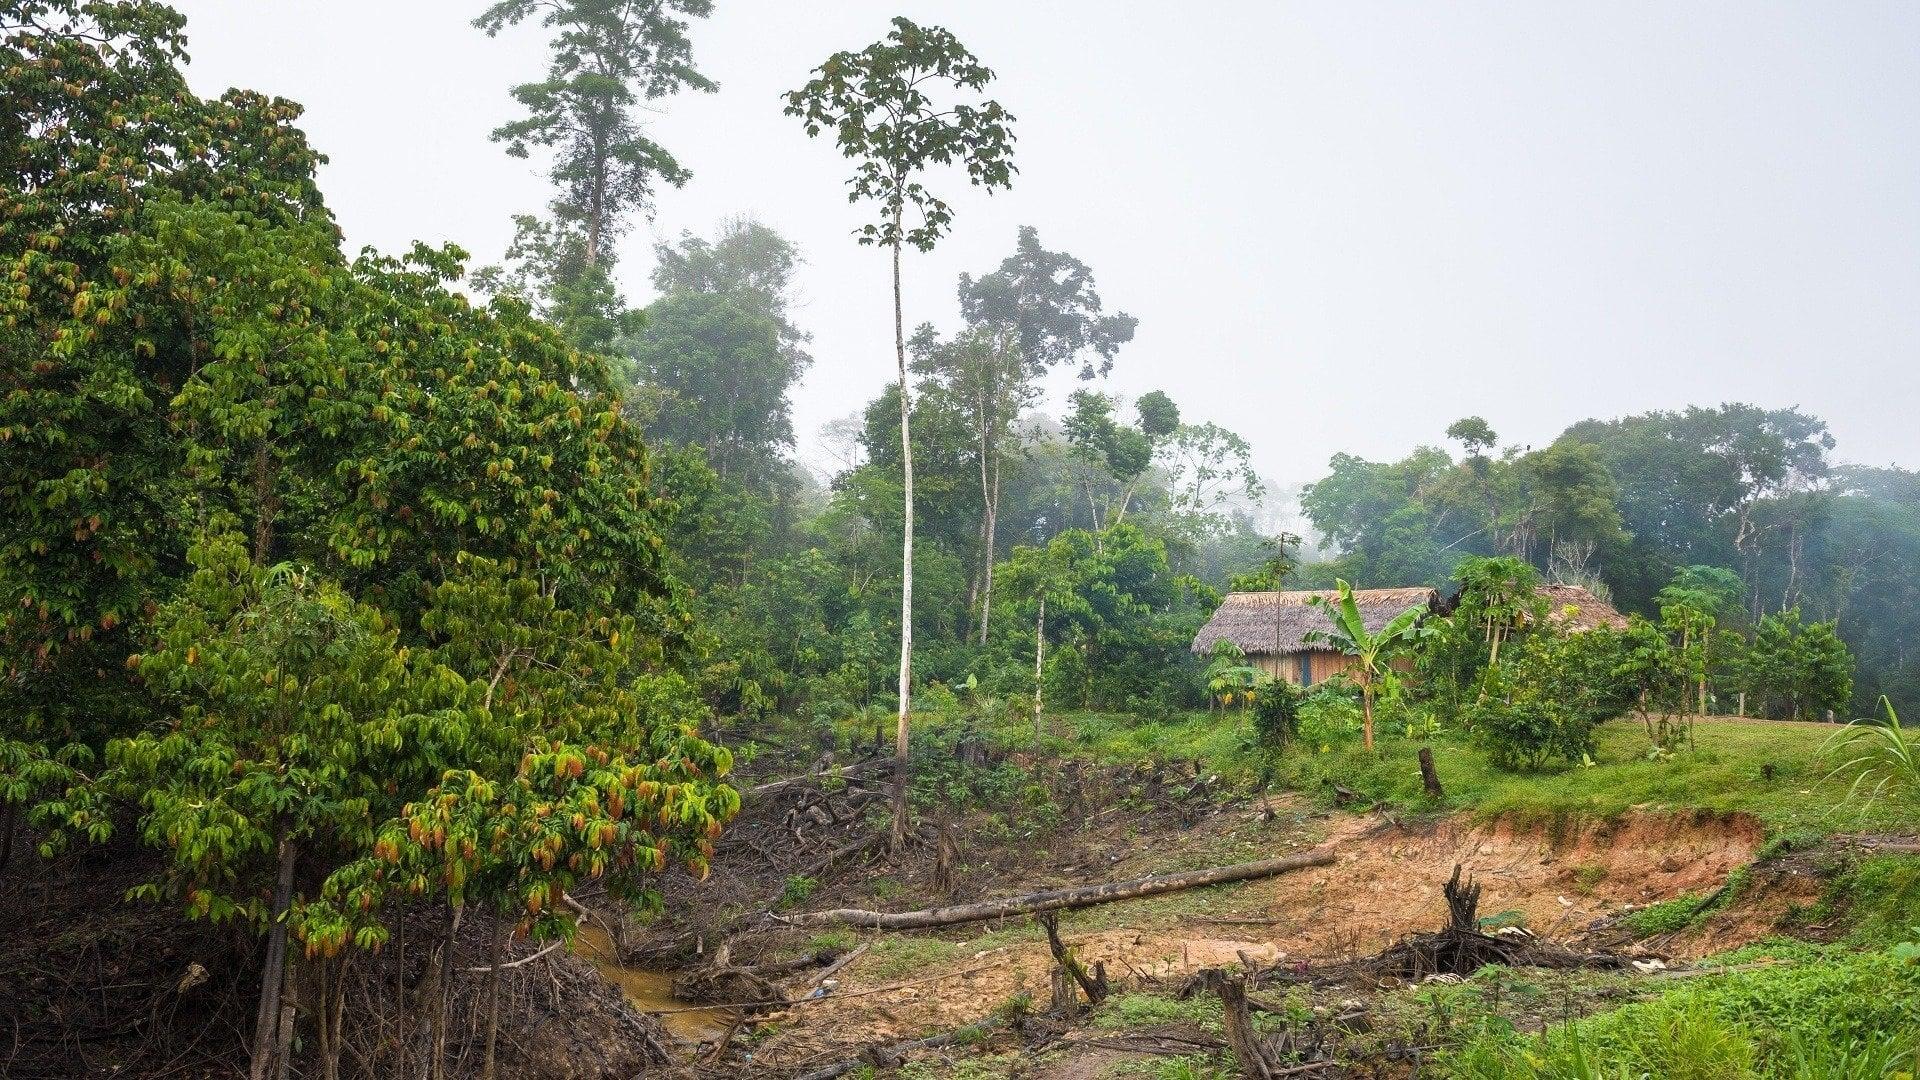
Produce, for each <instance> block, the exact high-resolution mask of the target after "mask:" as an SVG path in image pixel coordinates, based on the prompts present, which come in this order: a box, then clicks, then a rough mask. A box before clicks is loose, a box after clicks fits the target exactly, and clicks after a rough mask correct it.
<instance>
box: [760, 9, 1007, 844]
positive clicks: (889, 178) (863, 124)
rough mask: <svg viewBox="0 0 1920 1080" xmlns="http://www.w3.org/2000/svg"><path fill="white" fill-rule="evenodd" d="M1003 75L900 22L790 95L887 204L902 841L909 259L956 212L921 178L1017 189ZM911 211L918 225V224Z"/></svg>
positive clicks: (856, 186) (909, 558)
mask: <svg viewBox="0 0 1920 1080" xmlns="http://www.w3.org/2000/svg"><path fill="white" fill-rule="evenodd" d="M992 81H993V71H992V70H991V69H989V68H987V67H986V66H985V65H983V64H981V63H980V61H979V60H978V59H976V58H975V57H974V55H973V54H972V53H970V52H968V51H967V49H966V47H965V46H964V45H962V44H961V43H960V41H959V39H958V38H956V37H954V36H953V34H952V33H951V32H949V31H947V30H945V29H943V28H941V27H938V26H929V27H921V26H918V25H916V24H914V23H913V22H911V21H909V20H907V19H904V18H898V17H896V18H895V19H894V20H893V30H892V32H891V33H889V34H888V35H887V36H886V37H885V38H884V39H883V40H881V41H877V42H875V43H873V44H872V45H869V46H867V47H866V48H864V49H862V50H860V51H859V52H846V51H842V52H837V53H834V54H833V55H832V56H829V57H828V58H827V60H826V63H824V64H821V65H820V66H819V67H818V68H815V69H814V78H813V79H812V80H811V81H809V82H808V83H807V84H806V85H805V86H803V87H801V88H800V89H798V90H795V91H792V92H790V93H789V94H787V97H786V101H787V106H786V111H787V115H789V116H797V117H800V118H801V121H802V122H803V123H804V124H805V126H806V130H807V134H808V135H809V136H810V137H817V136H819V135H820V134H821V133H822V132H826V131H832V132H833V136H834V140H835V142H836V143H837V144H838V146H839V148H840V152H841V154H843V155H845V156H846V157H848V158H851V159H852V160H853V161H854V174H853V178H852V179H851V180H849V181H848V182H847V186H848V189H849V190H848V193H847V199H848V201H850V202H860V201H862V200H866V201H869V202H873V203H875V204H877V205H878V208H879V211H880V213H879V220H878V221H875V222H869V223H867V224H866V225H864V226H862V227H861V228H860V229H859V231H858V233H857V235H858V237H859V239H860V242H861V243H862V244H876V245H879V246H881V247H885V248H888V249H890V250H891V252H892V255H893V350H894V358H895V360H896V362H897V363H898V365H899V371H900V460H901V472H902V477H903V484H902V492H903V493H902V506H903V510H904V513H903V518H904V526H903V529H902V540H901V559H900V563H901V565H900V685H899V693H900V706H899V722H898V730H897V732H896V735H895V740H894V778H893V844H894V846H895V847H896V848H897V847H899V846H900V845H901V844H902V843H904V842H905V840H906V832H907V713H908V710H909V708H910V706H911V702H912V693H911V691H912V681H913V442H912V439H911V437H910V435H909V433H908V427H909V418H910V417H911V415H912V411H913V400H912V391H911V388H910V386H909V385H908V382H907V334H906V325H905V322H904V316H903V314H902V312H901V303H900V252H901V249H902V248H903V247H905V246H907V245H909V244H910V245H912V246H913V247H915V248H917V249H919V250H920V251H931V250H933V246H934V245H935V244H936V243H938V242H939V240H940V237H941V236H942V235H944V234H945V233H946V231H947V229H948V227H949V226H950V225H951V224H952V222H953V210H952V208H951V207H949V206H948V205H947V203H946V202H945V201H944V200H942V199H941V198H940V197H939V196H937V195H935V194H934V193H933V192H932V191H930V190H928V189H927V187H926V185H925V184H924V183H923V182H922V181H921V179H920V177H921V176H922V175H923V174H924V173H925V172H926V170H927V169H928V168H930V167H932V166H936V165H943V166H946V165H958V166H960V167H961V168H963V169H964V170H965V171H966V175H967V179H968V181H969V182H970V183H972V184H974V185H975V186H978V187H983V188H985V189H987V190H988V191H992V190H994V189H995V188H1004V187H1007V186H1009V185H1010V184H1012V182H1013V174H1014V172H1015V169H1014V166H1013V116H1012V114H1010V113H1008V112H1007V110H1006V109H1004V108H1002V107H1001V105H1000V103H999V102H997V101H994V100H992V99H984V100H983V99H980V98H979V97H978V95H979V94H981V93H982V92H983V91H985V89H986V87H987V84H988V83H989V82H992ZM910 211H911V212H912V213H913V214H914V216H915V217H916V219H917V221H915V222H909V221H908V219H907V215H908V213H909V212H910Z"/></svg>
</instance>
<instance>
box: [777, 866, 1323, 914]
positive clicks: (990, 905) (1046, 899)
mask: <svg viewBox="0 0 1920 1080" xmlns="http://www.w3.org/2000/svg"><path fill="white" fill-rule="evenodd" d="M1333 859H1334V855H1333V852H1332V851H1330V850H1326V849H1317V850H1314V851H1305V852H1301V853H1300V854H1298V855H1288V856H1286V857H1284V858H1279V859H1268V860H1265V861H1264V862H1251V863H1236V864H1234V865H1232V866H1216V867H1213V868H1211V869H1208V870H1188V871H1185V872H1183V873H1178V874H1154V875H1150V876H1148V877H1140V878H1133V879H1132V880H1129V881H1112V882H1107V883H1106V884H1103V885H1079V886H1074V887H1071V888H1066V889H1048V890H1046V891H1044V892H1035V893H1025V894H1022V895H1020V896H1008V897H1004V898H1002V899H999V900H981V901H978V902H976V903H971V904H954V905H952V906H949V907H938V908H927V909H925V910H922V911H903V912H898V913H890V912H883V911H867V910H864V909H861V908H836V909H833V910H830V911H812V912H806V913H803V914H800V915H793V916H790V917H788V918H787V919H786V921H787V922H788V923H790V924H792V925H794V926H830V925H834V924H844V925H847V926H864V927H870V928H872V929H875V930H922V929H925V928H927V927H930V926H953V925H956V924H959V923H970V922H980V921H982V920H985V919H999V918H1004V917H1006V916H1008V915H1027V914H1031V913H1033V912H1037V911H1061V910H1065V909H1069V908H1082V907H1091V906H1093V905H1095V904H1106V903H1111V902H1113V901H1115V900H1131V899H1134V898H1135V897H1139V896H1154V895H1156V894H1159V893H1164V892H1176V891H1178V890H1181V889H1191V888H1195V887H1196V886H1200V885H1219V884H1223V883H1226V882H1230V881H1249V880H1253V879H1255V878H1268V877H1274V876H1277V875H1279V874H1285V873H1288V872H1290V871H1293V870H1304V869H1306V868H1307V867H1310V866H1330V865H1332V864H1333Z"/></svg>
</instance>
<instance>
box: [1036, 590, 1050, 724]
mask: <svg viewBox="0 0 1920 1080" xmlns="http://www.w3.org/2000/svg"><path fill="white" fill-rule="evenodd" d="M1046 659H1047V594H1046V593H1041V594H1040V614H1038V615H1036V616H1034V619H1033V741H1034V743H1035V744H1036V745H1037V744H1038V743H1039V742H1040V740H1041V739H1042V738H1043V737H1045V734H1046V729H1045V728H1044V727H1042V726H1041V724H1040V706H1041V704H1042V702H1041V700H1040V691H1041V688H1042V686H1043V685H1044V682H1043V675H1042V672H1043V669H1044V667H1045V665H1046Z"/></svg>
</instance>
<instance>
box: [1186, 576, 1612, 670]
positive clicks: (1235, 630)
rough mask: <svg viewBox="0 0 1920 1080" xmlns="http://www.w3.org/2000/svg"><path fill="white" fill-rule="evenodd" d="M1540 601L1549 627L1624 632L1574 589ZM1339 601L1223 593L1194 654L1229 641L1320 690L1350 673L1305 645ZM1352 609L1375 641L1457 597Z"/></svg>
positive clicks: (1328, 592)
mask: <svg viewBox="0 0 1920 1080" xmlns="http://www.w3.org/2000/svg"><path fill="white" fill-rule="evenodd" d="M1539 593H1540V595H1541V596H1542V597H1544V598H1545V599H1546V601H1547V621H1548V622H1551V623H1552V624H1554V625H1555V626H1558V627H1560V628H1562V629H1565V630H1592V629H1594V628H1596V627H1603V626H1604V627H1608V628H1610V629H1614V630H1624V629H1626V626H1627V620H1626V617H1625V616H1623V615H1621V614H1620V613H1619V612H1618V611H1615V610H1614V609H1613V605H1611V604H1609V603H1607V602H1606V601H1605V600H1602V599H1600V598H1599V597H1598V596H1595V595H1594V594H1593V593H1592V592H1589V591H1588V590H1586V589H1583V588H1581V587H1579V586H1578V585H1542V586H1540V587H1539ZM1338 595H1339V594H1338V593H1337V592H1335V591H1334V590H1332V589H1323V590H1319V591H1306V592H1279V593H1275V592H1245V593H1229V594H1227V596H1226V598H1225V599H1223V600H1221V601H1220V606H1219V607H1218V608H1217V609H1215V610H1214V613H1213V618H1211V619H1209V620H1207V625H1205V626H1203V627H1201V628H1200V632H1199V633H1198V634H1195V635H1194V638H1193V651H1194V652H1196V653H1199V654H1201V655H1203V656H1204V655H1206V654H1208V653H1210V652H1212V651H1213V647H1214V645H1215V644H1216V643H1218V642H1221V641H1231V642H1233V643H1234V644H1235V645H1237V646H1239V648H1240V651H1241V652H1243V653H1245V654H1246V656H1247V661H1248V663H1250V664H1252V665H1254V666H1255V667H1258V668H1260V669H1261V670H1263V671H1265V672H1267V673H1268V674H1270V675H1273V676H1275V677H1276V678H1282V679H1285V680H1287V681H1288V682H1291V683H1297V684H1299V685H1302V686H1311V685H1314V684H1317V683H1320V682H1323V681H1325V680H1326V679H1330V678H1332V677H1333V676H1335V675H1337V674H1339V673H1340V672H1342V671H1344V670H1346V669H1347V668H1349V667H1351V666H1352V665H1353V661H1352V659H1351V658H1350V657H1347V656H1344V655H1342V654H1340V653H1338V652H1335V651H1333V650H1332V649H1331V648H1329V647H1328V646H1327V645H1326V644H1325V643H1324V642H1308V641H1307V635H1308V634H1309V633H1311V632H1313V631H1316V630H1317V631H1320V632H1322V633H1327V632H1330V631H1332V629H1333V623H1332V621H1331V620H1329V619H1328V618H1327V613H1326V612H1325V611H1324V610H1322V609H1321V608H1320V607H1318V606H1317V605H1315V604H1313V603H1312V602H1311V601H1312V599H1313V598H1314V597H1316V596H1324V597H1326V598H1327V599H1329V600H1332V599H1334V598H1335V597H1337V596H1338ZM1353 602H1354V604H1355V606H1357V607H1359V609H1360V619H1361V621H1362V622H1363V623H1365V624H1366V627H1367V631H1368V632H1369V633H1378V632H1379V631H1380V630H1382V629H1384V628H1385V627H1386V625H1387V623H1389V622H1392V621H1393V618H1394V616H1396V615H1399V614H1400V613H1401V612H1403V611H1406V610H1407V609H1408V608H1427V609H1429V610H1432V611H1434V612H1436V613H1438V614H1442V615H1444V614H1447V613H1449V612H1451V611H1452V608H1453V605H1454V604H1457V603H1458V602H1459V597H1458V596H1454V597H1449V598H1443V597H1442V596H1441V595H1440V593H1439V592H1437V591H1436V590H1433V589H1428V588H1408V589H1355V590H1354V591H1353Z"/></svg>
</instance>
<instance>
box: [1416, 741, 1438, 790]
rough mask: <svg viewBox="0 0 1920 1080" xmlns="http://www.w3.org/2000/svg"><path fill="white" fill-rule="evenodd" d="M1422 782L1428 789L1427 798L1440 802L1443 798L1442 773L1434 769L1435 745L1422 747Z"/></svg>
mask: <svg viewBox="0 0 1920 1080" xmlns="http://www.w3.org/2000/svg"><path fill="white" fill-rule="evenodd" d="M1420 784H1421V786H1422V787H1425V788H1426V789H1427V798H1429V799H1433V800H1434V801H1436V802H1438V801H1439V800H1440V798H1441V792H1440V774H1439V773H1437V772H1435V771H1434V770H1433V747H1431V746H1423V747H1421V748H1420Z"/></svg>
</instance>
